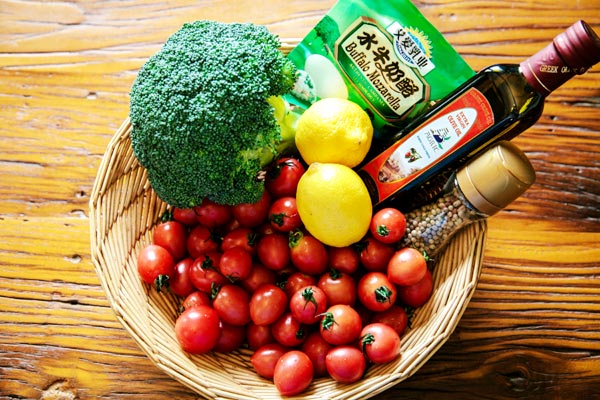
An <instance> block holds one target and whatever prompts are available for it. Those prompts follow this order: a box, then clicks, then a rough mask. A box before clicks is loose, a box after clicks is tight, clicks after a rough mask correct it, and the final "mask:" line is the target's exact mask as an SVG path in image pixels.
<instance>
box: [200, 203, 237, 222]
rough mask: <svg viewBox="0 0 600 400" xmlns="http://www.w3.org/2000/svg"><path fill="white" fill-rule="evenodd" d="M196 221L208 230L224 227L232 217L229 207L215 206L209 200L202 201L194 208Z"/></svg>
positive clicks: (223, 205) (215, 204)
mask: <svg viewBox="0 0 600 400" xmlns="http://www.w3.org/2000/svg"><path fill="white" fill-rule="evenodd" d="M194 212H195V213H196V219H197V220H198V222H200V223H201V224H202V225H204V226H206V227H208V228H216V227H217V226H222V225H225V224H226V223H227V222H229V221H230V220H231V218H232V217H233V214H232V211H231V206H228V205H225V204H217V203H215V202H214V201H211V200H209V199H204V200H202V203H200V205H199V206H196V207H194Z"/></svg>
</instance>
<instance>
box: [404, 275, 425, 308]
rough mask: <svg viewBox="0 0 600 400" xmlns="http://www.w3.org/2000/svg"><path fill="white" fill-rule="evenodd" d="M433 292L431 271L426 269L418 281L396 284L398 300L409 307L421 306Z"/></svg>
mask: <svg viewBox="0 0 600 400" xmlns="http://www.w3.org/2000/svg"><path fill="white" fill-rule="evenodd" d="M432 292H433V280H432V277H431V272H430V271H429V270H427V271H426V272H425V276H424V277H423V279H421V280H420V281H419V282H417V283H415V284H414V285H410V286H398V300H399V301H400V302H401V303H402V304H406V305H407V306H409V307H421V306H422V305H423V304H425V303H426V302H427V300H429V298H430V297H431V293H432Z"/></svg>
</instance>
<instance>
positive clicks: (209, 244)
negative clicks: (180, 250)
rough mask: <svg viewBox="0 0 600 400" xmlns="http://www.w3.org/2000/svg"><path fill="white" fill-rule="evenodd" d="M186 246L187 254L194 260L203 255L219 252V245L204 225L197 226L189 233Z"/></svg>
mask: <svg viewBox="0 0 600 400" xmlns="http://www.w3.org/2000/svg"><path fill="white" fill-rule="evenodd" d="M186 246H187V250H188V253H189V254H190V256H191V257H192V258H194V259H196V258H198V257H200V256H201V255H203V254H206V253H210V252H213V251H217V250H219V243H218V242H217V241H216V240H215V238H214V236H213V234H212V233H211V231H210V230H209V229H208V228H207V227H206V226H204V225H198V226H196V227H194V228H193V229H192V230H191V231H190V233H189V234H188V238H187V243H186Z"/></svg>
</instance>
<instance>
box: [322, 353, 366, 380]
mask: <svg viewBox="0 0 600 400" xmlns="http://www.w3.org/2000/svg"><path fill="white" fill-rule="evenodd" d="M325 365H326V367H327V372H328V373H329V375H330V376H331V377H332V378H333V379H335V380H336V381H337V382H340V383H353V382H356V381H358V380H359V379H361V378H362V376H363V375H364V374H365V370H366V369H367V360H366V359H365V356H364V355H363V353H362V352H361V351H360V350H359V349H358V348H356V347H353V346H338V347H334V348H333V349H331V350H329V352H328V353H327V356H326V357H325Z"/></svg>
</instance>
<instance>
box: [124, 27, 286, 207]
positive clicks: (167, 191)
mask: <svg viewBox="0 0 600 400" xmlns="http://www.w3.org/2000/svg"><path fill="white" fill-rule="evenodd" d="M279 47H280V42H279V38H278V37H277V36H275V35H273V34H271V33H270V32H269V31H268V30H267V28H266V27H264V26H259V25H254V24H241V23H239V24H238V23H236V24H225V23H220V22H215V21H196V22H193V23H188V24H185V25H183V26H182V28H181V29H180V30H179V31H177V32H175V33H174V34H173V35H172V36H171V37H170V38H169V39H168V40H167V41H166V43H165V44H164V45H163V47H162V48H161V50H160V51H158V52H157V53H156V54H154V55H153V56H152V57H150V58H149V59H148V61H147V62H146V63H145V64H144V65H143V66H142V68H141V69H140V71H139V73H138V76H137V78H136V79H135V81H134V83H133V85H132V88H131V93H130V114H129V116H130V121H131V125H132V131H131V144H132V148H133V151H134V155H135V157H136V158H137V159H138V161H139V162H140V164H141V165H142V166H143V167H145V168H146V170H147V173H148V180H149V182H150V185H151V186H152V188H153V189H154V191H155V192H156V194H157V195H158V197H159V198H161V199H162V200H163V201H165V202H166V203H168V204H170V205H172V206H176V207H181V208H187V207H193V206H195V205H198V204H200V203H201V202H202V200H203V199H204V198H208V199H210V200H212V201H214V202H216V203H220V204H230V205H234V204H240V203H252V202H256V201H258V200H259V199H260V197H261V196H262V193H263V191H264V183H263V182H262V181H261V180H260V179H258V178H257V174H258V173H259V172H260V171H261V169H263V168H264V167H265V166H266V165H267V164H268V163H269V162H270V161H272V160H273V159H274V158H275V157H276V156H278V155H279V154H281V153H282V152H283V151H285V150H286V149H287V148H289V147H291V146H293V143H294V129H295V128H294V121H293V118H291V116H292V115H291V114H293V113H291V112H290V111H289V110H287V109H286V104H287V103H284V100H283V99H282V98H281V96H282V95H283V94H285V93H287V92H288V91H289V90H290V89H291V88H292V87H293V85H294V81H295V79H296V68H295V66H294V64H293V63H292V62H291V61H290V60H288V59H287V58H286V57H285V56H284V55H283V53H281V51H280V50H279Z"/></svg>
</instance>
